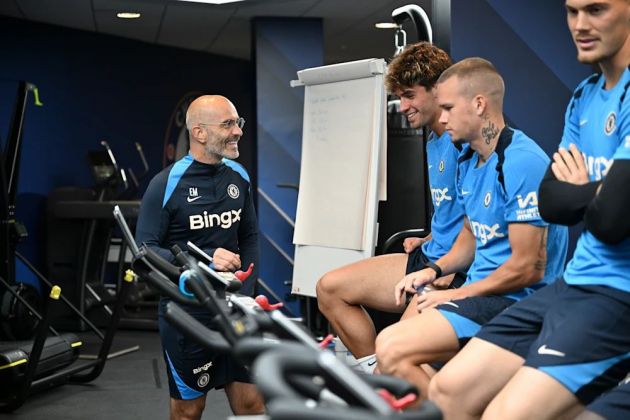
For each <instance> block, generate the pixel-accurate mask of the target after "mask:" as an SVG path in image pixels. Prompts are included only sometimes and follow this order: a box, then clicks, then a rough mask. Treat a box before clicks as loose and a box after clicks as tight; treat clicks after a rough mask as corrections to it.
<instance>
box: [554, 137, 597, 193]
mask: <svg viewBox="0 0 630 420" xmlns="http://www.w3.org/2000/svg"><path fill="white" fill-rule="evenodd" d="M551 171H552V172H553V174H554V175H555V176H556V178H557V179H558V180H559V181H564V182H568V183H569V184H574V185H583V184H586V183H588V182H589V179H588V171H587V170H586V166H585V165H584V158H583V157H582V153H580V151H579V150H578V148H577V146H576V145H575V144H573V143H571V144H570V145H569V150H567V149H565V148H563V147H561V148H559V149H558V151H557V152H556V153H554V154H553V163H552V164H551Z"/></svg>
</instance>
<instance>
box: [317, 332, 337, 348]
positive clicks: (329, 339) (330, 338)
mask: <svg viewBox="0 0 630 420" xmlns="http://www.w3.org/2000/svg"><path fill="white" fill-rule="evenodd" d="M334 339H335V336H334V335H332V334H328V335H327V336H326V338H324V339H323V340H322V341H321V342H320V343H319V348H320V349H325V348H326V347H328V345H329V344H330V343H331V342H332V341H333V340H334Z"/></svg>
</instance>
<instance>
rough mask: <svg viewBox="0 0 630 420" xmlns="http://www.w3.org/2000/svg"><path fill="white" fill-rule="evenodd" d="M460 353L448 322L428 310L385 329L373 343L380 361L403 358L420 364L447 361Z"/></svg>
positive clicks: (432, 310) (441, 316) (436, 313)
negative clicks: (382, 359)
mask: <svg viewBox="0 0 630 420" xmlns="http://www.w3.org/2000/svg"><path fill="white" fill-rule="evenodd" d="M457 350H459V341H458V339H457V335H456V334H455V331H454V330H453V327H452V326H451V324H450V323H449V321H448V320H447V319H446V318H445V317H444V316H443V315H442V314H441V313H440V312H439V311H437V310H435V309H428V310H424V311H422V313H420V314H418V315H417V316H413V317H410V318H407V319H404V320H401V321H400V322H397V323H396V324H394V325H391V326H389V327H387V328H386V329H384V330H383V331H382V332H381V333H380V334H379V335H378V337H377V339H376V352H377V356H378V357H379V359H381V358H382V357H384V358H388V359H399V358H405V359H406V360H408V361H410V362H412V363H416V364H420V363H426V362H431V361H445V360H449V359H450V358H451V357H452V356H453V355H454V354H455V353H456V352H457Z"/></svg>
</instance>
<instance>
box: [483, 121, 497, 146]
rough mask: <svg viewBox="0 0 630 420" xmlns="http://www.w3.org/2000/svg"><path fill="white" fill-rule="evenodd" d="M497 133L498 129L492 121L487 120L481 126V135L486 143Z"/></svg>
mask: <svg viewBox="0 0 630 420" xmlns="http://www.w3.org/2000/svg"><path fill="white" fill-rule="evenodd" d="M497 134H499V129H498V128H497V126H496V125H494V123H493V122H492V121H488V125H487V126H485V127H481V137H483V139H484V141H485V142H486V144H490V142H491V141H492V139H493V138H494V137H495V136H496V135H497Z"/></svg>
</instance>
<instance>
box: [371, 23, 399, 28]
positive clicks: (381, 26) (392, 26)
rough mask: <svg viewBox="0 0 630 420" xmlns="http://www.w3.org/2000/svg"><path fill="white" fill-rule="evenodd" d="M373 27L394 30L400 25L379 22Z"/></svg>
mask: <svg viewBox="0 0 630 420" xmlns="http://www.w3.org/2000/svg"><path fill="white" fill-rule="evenodd" d="M374 26H376V27H377V28H378V29H396V28H398V27H399V26H400V25H398V24H397V23H393V22H379V23H376V24H375V25H374Z"/></svg>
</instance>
